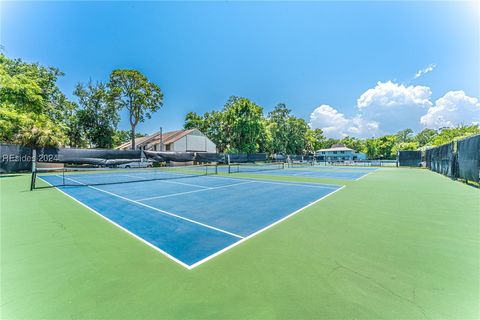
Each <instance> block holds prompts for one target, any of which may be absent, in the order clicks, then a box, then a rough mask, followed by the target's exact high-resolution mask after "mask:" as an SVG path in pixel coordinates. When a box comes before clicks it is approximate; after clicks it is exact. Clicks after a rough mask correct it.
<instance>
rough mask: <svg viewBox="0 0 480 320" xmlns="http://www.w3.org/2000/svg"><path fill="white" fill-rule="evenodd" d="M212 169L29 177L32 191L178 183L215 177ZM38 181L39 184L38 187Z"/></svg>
mask: <svg viewBox="0 0 480 320" xmlns="http://www.w3.org/2000/svg"><path fill="white" fill-rule="evenodd" d="M217 172H218V171H217V166H216V165H192V166H178V167H157V168H92V167H51V168H37V169H36V170H35V171H34V172H33V173H32V189H33V188H37V189H38V188H41V187H47V186H54V187H57V186H95V185H108V184H119V183H135V182H144V181H154V180H170V179H182V178H190V177H195V176H204V175H211V174H217ZM38 180H42V181H43V183H41V184H38Z"/></svg>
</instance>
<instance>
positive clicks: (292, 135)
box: [286, 116, 308, 154]
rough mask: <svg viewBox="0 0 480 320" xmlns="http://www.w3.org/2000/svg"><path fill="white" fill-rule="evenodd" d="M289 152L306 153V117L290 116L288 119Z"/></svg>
mask: <svg viewBox="0 0 480 320" xmlns="http://www.w3.org/2000/svg"><path fill="white" fill-rule="evenodd" d="M287 125H288V127H287V137H288V141H287V148H286V152H287V153H288V154H304V153H305V147H306V145H307V140H306V136H307V131H308V124H307V122H306V121H305V120H304V119H301V118H297V117H293V116H290V117H289V118H288V121H287Z"/></svg>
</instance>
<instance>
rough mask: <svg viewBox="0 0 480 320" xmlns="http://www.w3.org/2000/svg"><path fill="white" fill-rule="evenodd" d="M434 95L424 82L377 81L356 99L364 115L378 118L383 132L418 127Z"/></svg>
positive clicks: (377, 120) (373, 119)
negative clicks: (417, 83)
mask: <svg viewBox="0 0 480 320" xmlns="http://www.w3.org/2000/svg"><path fill="white" fill-rule="evenodd" d="M431 95H432V92H431V90H430V88H429V87H425V86H405V85H403V84H398V83H394V82H391V81H387V82H378V83H377V85H376V86H375V87H374V88H371V89H368V90H367V91H365V92H364V93H363V94H362V95H361V96H360V97H359V98H358V99H357V107H358V110H359V112H360V114H361V116H362V117H363V118H364V119H367V120H368V121H374V122H377V123H378V124H379V130H380V131H381V132H383V133H390V132H397V131H399V130H402V129H404V128H411V129H413V130H418V129H419V128H420V126H421V125H420V117H421V116H422V115H424V114H425V112H426V111H427V110H428V108H429V107H431V106H432V103H431V101H430V96H431Z"/></svg>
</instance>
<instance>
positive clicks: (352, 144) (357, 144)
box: [339, 136, 365, 152]
mask: <svg viewBox="0 0 480 320" xmlns="http://www.w3.org/2000/svg"><path fill="white" fill-rule="evenodd" d="M339 143H341V144H344V145H345V146H346V147H348V148H351V149H353V150H355V151H357V152H364V151H365V141H364V140H361V139H357V138H355V137H350V136H346V137H344V138H343V139H342V140H340V141H339Z"/></svg>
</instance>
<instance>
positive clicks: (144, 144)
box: [116, 129, 217, 152]
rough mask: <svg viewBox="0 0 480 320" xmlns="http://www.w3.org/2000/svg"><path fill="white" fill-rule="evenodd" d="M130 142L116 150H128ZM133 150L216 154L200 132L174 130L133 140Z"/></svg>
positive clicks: (213, 145)
mask: <svg viewBox="0 0 480 320" xmlns="http://www.w3.org/2000/svg"><path fill="white" fill-rule="evenodd" d="M131 146H132V142H131V141H128V142H125V143H124V144H122V145H120V146H118V147H117V148H116V149H119V150H129V149H130V148H131ZM135 149H137V150H148V151H177V152H217V146H216V145H215V144H214V143H213V142H212V141H211V140H210V139H208V138H207V136H205V135H204V134H203V133H202V132H201V131H200V130H198V129H190V130H176V131H170V132H164V133H163V134H160V132H156V133H154V134H152V135H149V136H146V137H140V138H136V139H135Z"/></svg>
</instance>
